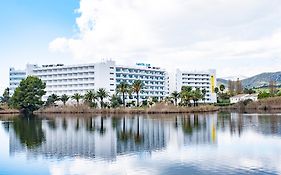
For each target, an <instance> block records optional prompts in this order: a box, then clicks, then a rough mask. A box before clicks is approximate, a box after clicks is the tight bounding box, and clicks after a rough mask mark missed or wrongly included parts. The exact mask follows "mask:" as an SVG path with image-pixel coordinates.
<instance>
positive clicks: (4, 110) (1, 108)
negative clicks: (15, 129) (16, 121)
mask: <svg viewBox="0 0 281 175" xmlns="http://www.w3.org/2000/svg"><path fill="white" fill-rule="evenodd" d="M0 114H19V110H17V109H10V108H9V107H8V106H7V105H5V104H2V105H0Z"/></svg>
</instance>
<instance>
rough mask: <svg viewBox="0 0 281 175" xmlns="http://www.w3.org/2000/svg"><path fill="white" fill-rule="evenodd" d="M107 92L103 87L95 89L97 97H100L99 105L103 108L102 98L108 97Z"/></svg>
mask: <svg viewBox="0 0 281 175" xmlns="http://www.w3.org/2000/svg"><path fill="white" fill-rule="evenodd" d="M108 96H109V94H108V92H107V91H106V90H105V89H104V88H99V89H98V91H97V97H98V98H100V106H101V108H103V99H104V98H106V97H108Z"/></svg>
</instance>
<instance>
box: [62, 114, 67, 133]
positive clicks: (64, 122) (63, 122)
mask: <svg viewBox="0 0 281 175" xmlns="http://www.w3.org/2000/svg"><path fill="white" fill-rule="evenodd" d="M62 128H63V130H65V131H66V130H67V121H66V119H65V117H64V118H63V119H62Z"/></svg>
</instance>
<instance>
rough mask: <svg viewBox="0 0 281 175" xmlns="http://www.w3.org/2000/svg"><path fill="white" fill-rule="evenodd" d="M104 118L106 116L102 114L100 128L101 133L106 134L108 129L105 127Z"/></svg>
mask: <svg viewBox="0 0 281 175" xmlns="http://www.w3.org/2000/svg"><path fill="white" fill-rule="evenodd" d="M104 118H105V117H104V116H101V117H100V128H99V129H98V130H99V133H100V135H104V134H105V131H106V128H105V127H104V124H103V122H104V121H103V120H104Z"/></svg>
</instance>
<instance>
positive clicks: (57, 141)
mask: <svg viewBox="0 0 281 175" xmlns="http://www.w3.org/2000/svg"><path fill="white" fill-rule="evenodd" d="M114 120H117V123H118V124H117V125H116V126H114V125H113V123H114ZM41 127H42V130H43V132H44V136H43V137H44V141H42V143H41V144H40V145H38V146H32V147H28V146H27V145H24V141H20V138H22V137H21V136H20V135H17V134H16V132H15V130H11V131H10V153H11V154H14V153H16V152H22V151H27V153H28V154H29V155H33V156H41V155H43V156H44V157H47V158H53V157H54V158H64V157H76V156H79V157H85V158H96V157H97V158H102V159H106V160H114V159H115V158H116V156H117V154H124V153H129V152H146V151H153V150H157V149H162V148H164V147H165V140H167V134H168V133H167V131H166V132H165V131H164V129H165V127H164V123H163V122H161V121H158V120H157V121H156V120H155V121H152V122H151V121H150V120H146V119H144V118H143V117H135V119H127V118H125V119H121V118H120V119H119V118H118V119H114V118H102V117H95V118H67V119H65V118H56V119H55V120H43V122H42V123H41Z"/></svg>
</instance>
